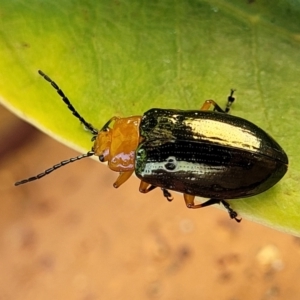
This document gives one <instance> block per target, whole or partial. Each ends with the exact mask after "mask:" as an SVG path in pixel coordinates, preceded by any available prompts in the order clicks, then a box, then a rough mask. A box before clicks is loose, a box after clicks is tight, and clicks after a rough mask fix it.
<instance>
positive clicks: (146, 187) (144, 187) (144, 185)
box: [139, 180, 157, 194]
mask: <svg viewBox="0 0 300 300" xmlns="http://www.w3.org/2000/svg"><path fill="white" fill-rule="evenodd" d="M156 188H157V186H154V185H151V184H150V183H148V182H145V181H143V180H141V183H140V188H139V191H140V192H141V193H143V194H146V193H149V192H151V191H152V190H154V189H156Z"/></svg>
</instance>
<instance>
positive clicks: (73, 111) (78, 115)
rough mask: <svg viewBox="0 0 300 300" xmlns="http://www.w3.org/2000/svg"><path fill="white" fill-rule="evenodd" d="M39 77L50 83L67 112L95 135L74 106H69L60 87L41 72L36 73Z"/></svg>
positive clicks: (68, 101) (69, 103) (93, 130)
mask: <svg viewBox="0 0 300 300" xmlns="http://www.w3.org/2000/svg"><path fill="white" fill-rule="evenodd" d="M38 72H39V74H40V75H41V76H43V77H44V78H45V79H46V80H47V81H48V82H50V83H51V85H52V86H53V87H54V88H55V89H56V91H57V93H58V95H59V96H60V97H61V98H62V100H63V101H64V102H65V103H66V104H67V106H68V108H69V110H70V111H71V112H72V113H73V115H74V116H75V117H76V118H77V119H79V120H80V122H81V123H82V124H83V125H84V126H85V127H86V128H87V129H88V130H89V131H90V132H91V133H92V134H93V135H97V134H98V130H97V129H96V128H94V127H93V126H92V125H91V124H90V123H88V122H87V121H86V120H85V119H84V118H83V117H82V116H81V115H80V114H79V113H78V112H77V111H76V109H75V108H74V106H73V105H72V104H71V102H70V100H69V99H68V98H67V97H66V95H65V94H64V92H63V91H62V90H61V89H60V87H59V86H58V85H57V84H56V83H55V82H54V81H53V80H52V79H51V78H50V77H48V76H47V75H46V74H45V73H44V72H42V71H41V70H39V71H38Z"/></svg>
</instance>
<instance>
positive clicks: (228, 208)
mask: <svg viewBox="0 0 300 300" xmlns="http://www.w3.org/2000/svg"><path fill="white" fill-rule="evenodd" d="M220 202H221V203H222V204H223V205H224V207H225V208H226V209H227V211H228V213H229V216H230V218H231V219H235V220H236V221H237V222H238V223H240V222H241V221H242V219H241V218H238V217H237V216H238V214H237V212H236V211H234V210H233V209H232V208H231V207H230V205H229V204H228V203H227V202H226V201H224V200H220Z"/></svg>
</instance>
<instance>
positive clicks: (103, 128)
mask: <svg viewBox="0 0 300 300" xmlns="http://www.w3.org/2000/svg"><path fill="white" fill-rule="evenodd" d="M118 119H119V118H118V117H112V118H110V119H109V120H108V121H107V122H106V123H105V124H104V126H103V127H102V128H101V130H99V131H106V130H107V129H108V128H109V125H110V123H112V122H113V121H116V120H118Z"/></svg>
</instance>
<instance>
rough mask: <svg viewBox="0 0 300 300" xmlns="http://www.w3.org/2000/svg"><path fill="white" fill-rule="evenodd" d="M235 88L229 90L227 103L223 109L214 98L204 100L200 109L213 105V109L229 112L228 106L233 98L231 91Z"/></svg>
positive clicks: (207, 108) (206, 108)
mask: <svg viewBox="0 0 300 300" xmlns="http://www.w3.org/2000/svg"><path fill="white" fill-rule="evenodd" d="M234 91H235V90H231V91H230V95H229V96H228V98H227V104H226V108H225V110H223V109H222V108H221V107H220V106H219V105H218V104H217V103H216V102H215V101H214V100H206V101H205V102H204V104H203V105H202V107H201V108H200V110H209V109H210V107H211V106H212V105H213V107H214V111H217V112H221V113H229V111H230V107H231V105H232V103H233V101H234V100H235V98H234V97H233V93H234Z"/></svg>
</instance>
